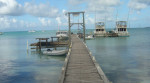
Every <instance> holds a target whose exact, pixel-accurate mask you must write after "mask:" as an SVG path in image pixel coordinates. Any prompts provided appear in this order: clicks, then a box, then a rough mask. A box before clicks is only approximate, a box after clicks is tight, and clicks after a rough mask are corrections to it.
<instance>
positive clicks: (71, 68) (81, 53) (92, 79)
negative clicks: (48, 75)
mask: <svg viewBox="0 0 150 83" xmlns="http://www.w3.org/2000/svg"><path fill="white" fill-rule="evenodd" d="M59 83H110V82H109V80H108V79H107V77H106V76H105V74H104V72H103V71H102V69H101V67H100V66H99V64H98V63H96V60H95V58H94V57H93V56H92V54H91V52H90V51H89V49H88V48H87V46H86V44H85V43H83V42H82V40H80V39H79V37H77V35H72V36H71V45H70V49H69V52H68V54H67V57H66V59H65V63H64V66H63V68H62V74H61V78H60V80H59Z"/></svg>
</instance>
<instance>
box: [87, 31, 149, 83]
mask: <svg viewBox="0 0 150 83" xmlns="http://www.w3.org/2000/svg"><path fill="white" fill-rule="evenodd" d="M129 31H130V34H131V36H130V37H116V38H111V37H108V38H97V39H95V40H88V41H87V45H88V47H89V49H90V50H91V51H92V54H93V55H94V56H95V57H96V60H97V62H98V63H99V64H100V66H101V67H102V69H103V71H104V72H105V73H106V75H107V77H108V78H109V79H110V81H112V82H113V83H149V82H150V64H149V63H150V56H149V55H150V51H149V49H150V39H148V37H147V35H148V34H150V32H149V30H144V29H140V30H139V29H136V31H135V29H131V30H129ZM132 32H133V33H132Z"/></svg>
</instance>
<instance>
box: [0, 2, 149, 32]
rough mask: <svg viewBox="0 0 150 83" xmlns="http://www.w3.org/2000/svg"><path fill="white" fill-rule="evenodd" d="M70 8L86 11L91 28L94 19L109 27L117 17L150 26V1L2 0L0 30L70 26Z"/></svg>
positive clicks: (88, 26)
mask: <svg viewBox="0 0 150 83" xmlns="http://www.w3.org/2000/svg"><path fill="white" fill-rule="evenodd" d="M68 11H85V22H86V28H91V29H94V23H95V21H96V22H97V21H104V22H106V27H107V28H114V27H115V21H116V20H125V21H128V27H130V28H137V27H148V26H150V23H149V22H150V0H0V31H24V30H54V29H55V30H56V29H58V26H59V27H60V28H61V29H67V26H68V24H67V17H66V15H65V13H66V12H68ZM95 17H96V19H95ZM128 17H129V19H128ZM72 19H73V20H72V21H74V20H77V17H72ZM79 21H80V20H79ZM129 25H130V26H129Z"/></svg>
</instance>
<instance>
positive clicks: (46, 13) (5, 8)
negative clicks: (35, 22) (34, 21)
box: [0, 0, 59, 18]
mask: <svg viewBox="0 0 150 83" xmlns="http://www.w3.org/2000/svg"><path fill="white" fill-rule="evenodd" d="M23 14H29V15H32V16H37V17H51V18H53V17H57V16H58V14H59V10H58V8H55V7H52V6H50V4H42V3H40V4H38V5H37V4H34V3H30V2H26V3H25V4H24V5H21V4H19V3H17V2H16V0H0V15H8V16H19V15H23Z"/></svg>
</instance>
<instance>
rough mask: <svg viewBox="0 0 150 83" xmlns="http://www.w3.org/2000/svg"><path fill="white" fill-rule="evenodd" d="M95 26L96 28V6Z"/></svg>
mask: <svg viewBox="0 0 150 83" xmlns="http://www.w3.org/2000/svg"><path fill="white" fill-rule="evenodd" d="M95 28H96V7H95Z"/></svg>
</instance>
